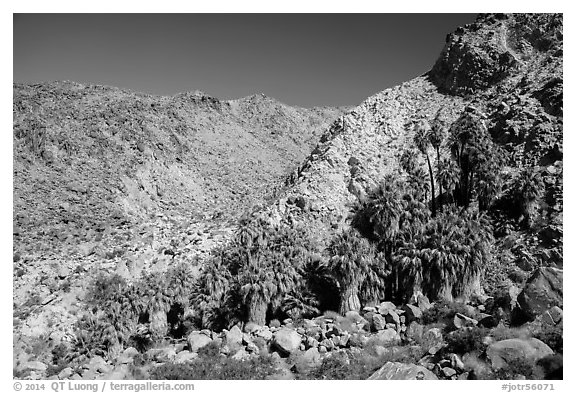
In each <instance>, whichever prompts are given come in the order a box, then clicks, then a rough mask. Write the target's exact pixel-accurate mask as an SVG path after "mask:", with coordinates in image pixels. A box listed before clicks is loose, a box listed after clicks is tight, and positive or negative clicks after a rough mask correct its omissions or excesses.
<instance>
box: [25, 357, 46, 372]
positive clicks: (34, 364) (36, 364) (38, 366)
mask: <svg viewBox="0 0 576 393" xmlns="http://www.w3.org/2000/svg"><path fill="white" fill-rule="evenodd" d="M22 368H23V369H29V370H33V371H40V372H44V371H46V369H47V368H48V366H47V365H46V364H44V363H42V362H40V361H38V360H32V361H30V362H26V363H25V364H24V366H23V367H22Z"/></svg>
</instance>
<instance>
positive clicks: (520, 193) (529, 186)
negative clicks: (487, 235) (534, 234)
mask: <svg viewBox="0 0 576 393" xmlns="http://www.w3.org/2000/svg"><path fill="white" fill-rule="evenodd" d="M512 189H513V193H514V196H515V198H514V199H515V200H516V201H517V203H518V204H519V206H520V211H521V213H522V217H523V221H524V222H525V224H526V226H527V227H528V228H532V226H533V225H534V218H535V216H536V213H537V210H538V204H539V202H540V200H541V199H542V197H543V196H544V181H543V179H542V176H541V174H540V172H539V171H538V169H537V168H535V167H528V168H525V169H524V170H522V172H520V175H519V176H518V178H517V179H516V181H515V182H514V184H513V185H512Z"/></svg>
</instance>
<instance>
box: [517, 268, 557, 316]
mask: <svg viewBox="0 0 576 393" xmlns="http://www.w3.org/2000/svg"><path fill="white" fill-rule="evenodd" d="M563 297H564V292H563V270H562V269H557V268H554V267H543V268H539V269H538V270H536V271H535V272H534V274H533V275H532V276H531V277H530V279H528V282H527V283H526V285H525V287H524V289H523V290H522V292H520V295H518V304H519V305H520V308H521V309H522V311H523V312H524V313H525V314H526V315H527V316H528V317H529V318H531V319H534V318H536V317H537V316H538V315H540V314H542V313H544V312H545V311H546V310H548V309H549V308H551V307H553V306H558V307H560V308H562V306H563Z"/></svg>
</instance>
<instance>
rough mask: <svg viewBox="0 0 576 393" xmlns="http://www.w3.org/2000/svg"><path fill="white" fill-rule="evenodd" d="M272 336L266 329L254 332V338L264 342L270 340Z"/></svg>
mask: <svg viewBox="0 0 576 393" xmlns="http://www.w3.org/2000/svg"><path fill="white" fill-rule="evenodd" d="M272 336H273V334H272V332H271V331H270V330H269V329H268V328H265V329H263V330H260V331H258V332H256V337H260V338H262V339H264V340H266V341H270V340H272Z"/></svg>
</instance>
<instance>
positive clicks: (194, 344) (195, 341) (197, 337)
mask: <svg viewBox="0 0 576 393" xmlns="http://www.w3.org/2000/svg"><path fill="white" fill-rule="evenodd" d="M186 341H187V342H188V350H190V352H197V351H198V350H199V349H200V348H202V347H205V346H206V345H208V344H210V342H211V341H212V339H211V338H210V337H208V336H206V335H205V334H202V333H200V332H192V333H190V334H189V335H188V338H187V340H186Z"/></svg>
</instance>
